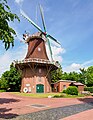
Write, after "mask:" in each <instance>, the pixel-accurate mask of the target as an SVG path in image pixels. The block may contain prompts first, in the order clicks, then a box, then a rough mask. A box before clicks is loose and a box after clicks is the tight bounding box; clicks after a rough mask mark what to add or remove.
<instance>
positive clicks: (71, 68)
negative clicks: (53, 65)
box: [63, 63, 81, 72]
mask: <svg viewBox="0 0 93 120" xmlns="http://www.w3.org/2000/svg"><path fill="white" fill-rule="evenodd" d="M80 68H81V64H76V63H72V64H71V65H69V66H67V67H66V68H64V69H63V71H64V72H73V71H76V72H78V71H79V69H80Z"/></svg>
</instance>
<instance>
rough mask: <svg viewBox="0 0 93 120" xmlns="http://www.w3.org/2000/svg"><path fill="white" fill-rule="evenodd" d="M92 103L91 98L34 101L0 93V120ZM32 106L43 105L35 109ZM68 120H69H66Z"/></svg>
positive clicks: (33, 99)
mask: <svg viewBox="0 0 93 120" xmlns="http://www.w3.org/2000/svg"><path fill="white" fill-rule="evenodd" d="M89 102H93V99H92V97H87V98H80V99H76V98H50V99H49V98H43V99H41V98H40V99H39V98H37V99H35V98H30V97H20V96H16V95H13V94H11V93H0V119H2V118H6V117H7V118H9V119H10V118H13V117H17V116H19V115H22V114H28V113H33V112H38V111H41V110H47V109H52V108H57V107H61V108H62V107H64V106H69V105H76V104H83V103H85V104H87V103H89ZM33 105H39V106H40V105H43V106H44V107H35V106H33ZM68 120H69V119H68Z"/></svg>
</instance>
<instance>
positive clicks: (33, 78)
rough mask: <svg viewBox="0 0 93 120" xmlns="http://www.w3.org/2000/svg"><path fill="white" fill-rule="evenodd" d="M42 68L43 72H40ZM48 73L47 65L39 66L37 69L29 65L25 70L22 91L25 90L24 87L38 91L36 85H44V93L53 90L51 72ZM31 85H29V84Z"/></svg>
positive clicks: (34, 91) (33, 91)
mask: <svg viewBox="0 0 93 120" xmlns="http://www.w3.org/2000/svg"><path fill="white" fill-rule="evenodd" d="M39 69H41V70H40V71H41V73H39ZM46 75H47V70H46V68H45V67H37V68H36V69H35V70H34V69H33V70H31V68H30V67H27V68H25V69H24V70H23V78H22V83H21V92H23V89H24V87H27V88H28V89H29V88H30V89H31V92H32V93H36V85H37V84H43V85H44V93H47V92H51V80H50V74H48V76H46ZM28 84H29V85H30V86H27V85H28Z"/></svg>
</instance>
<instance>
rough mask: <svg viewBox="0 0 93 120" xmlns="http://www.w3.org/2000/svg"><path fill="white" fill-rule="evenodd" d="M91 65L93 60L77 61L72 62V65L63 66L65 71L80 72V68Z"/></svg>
mask: <svg viewBox="0 0 93 120" xmlns="http://www.w3.org/2000/svg"><path fill="white" fill-rule="evenodd" d="M90 65H93V60H89V61H85V62H84V63H82V64H77V63H72V64H71V65H69V66H67V67H65V68H63V71H64V72H73V71H75V72H79V69H80V68H85V69H87V68H88V67H89V66H90Z"/></svg>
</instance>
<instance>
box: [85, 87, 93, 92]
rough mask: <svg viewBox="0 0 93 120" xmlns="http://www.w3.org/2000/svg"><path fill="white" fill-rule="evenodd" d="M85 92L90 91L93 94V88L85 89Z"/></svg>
mask: <svg viewBox="0 0 93 120" xmlns="http://www.w3.org/2000/svg"><path fill="white" fill-rule="evenodd" d="M84 91H89V92H90V93H93V87H85V88H84Z"/></svg>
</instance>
